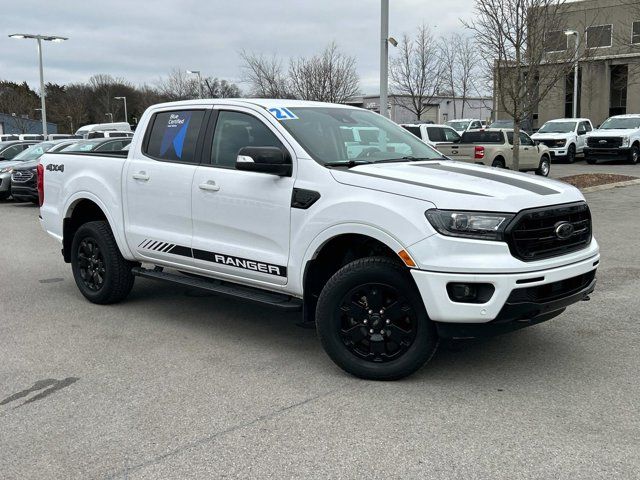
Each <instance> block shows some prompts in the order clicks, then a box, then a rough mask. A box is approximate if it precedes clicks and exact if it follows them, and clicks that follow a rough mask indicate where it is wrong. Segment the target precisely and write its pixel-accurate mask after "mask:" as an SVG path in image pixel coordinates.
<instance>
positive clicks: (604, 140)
mask: <svg viewBox="0 0 640 480" xmlns="http://www.w3.org/2000/svg"><path fill="white" fill-rule="evenodd" d="M587 145H588V146H589V147H591V148H618V147H621V146H622V137H589V138H588V139H587Z"/></svg>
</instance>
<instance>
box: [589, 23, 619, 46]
mask: <svg viewBox="0 0 640 480" xmlns="http://www.w3.org/2000/svg"><path fill="white" fill-rule="evenodd" d="M612 32H613V25H594V26H592V27H589V28H587V48H602V47H610V46H611V36H612Z"/></svg>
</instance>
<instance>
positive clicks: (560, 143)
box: [554, 139, 567, 147]
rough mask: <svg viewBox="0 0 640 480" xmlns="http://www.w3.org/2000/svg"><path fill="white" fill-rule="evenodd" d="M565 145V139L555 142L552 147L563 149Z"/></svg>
mask: <svg viewBox="0 0 640 480" xmlns="http://www.w3.org/2000/svg"><path fill="white" fill-rule="evenodd" d="M565 143H567V141H566V140H565V139H562V140H556V141H555V142H554V145H555V146H556V147H564V145H565Z"/></svg>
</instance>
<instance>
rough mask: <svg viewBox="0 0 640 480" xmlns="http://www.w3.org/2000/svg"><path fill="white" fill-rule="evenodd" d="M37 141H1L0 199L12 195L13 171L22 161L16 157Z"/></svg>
mask: <svg viewBox="0 0 640 480" xmlns="http://www.w3.org/2000/svg"><path fill="white" fill-rule="evenodd" d="M36 143H38V142H37V141H34V140H24V141H22V140H20V141H8V142H0V200H4V199H5V198H9V196H10V195H11V171H12V170H13V167H14V166H15V165H16V164H19V163H20V161H19V160H18V161H16V158H17V157H18V156H19V155H21V154H22V153H24V150H25V149H26V148H29V147H31V146H32V145H34V144H36Z"/></svg>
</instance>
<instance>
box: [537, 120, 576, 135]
mask: <svg viewBox="0 0 640 480" xmlns="http://www.w3.org/2000/svg"><path fill="white" fill-rule="evenodd" d="M575 128H576V122H547V123H545V124H544V125H543V126H542V128H541V129H540V130H538V133H569V132H573V131H574V130H575Z"/></svg>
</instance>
